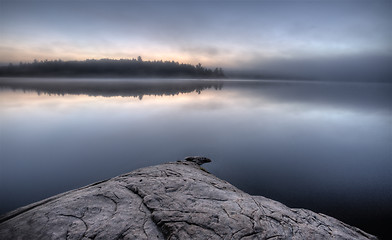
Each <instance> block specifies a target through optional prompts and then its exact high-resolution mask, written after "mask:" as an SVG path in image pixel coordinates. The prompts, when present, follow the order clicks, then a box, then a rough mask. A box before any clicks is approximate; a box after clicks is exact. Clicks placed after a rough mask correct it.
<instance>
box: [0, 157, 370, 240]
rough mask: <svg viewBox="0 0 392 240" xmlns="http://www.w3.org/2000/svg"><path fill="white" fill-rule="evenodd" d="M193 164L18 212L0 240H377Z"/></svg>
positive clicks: (4, 220)
mask: <svg viewBox="0 0 392 240" xmlns="http://www.w3.org/2000/svg"><path fill="white" fill-rule="evenodd" d="M194 160H195V161H194ZM199 160H200V159H199ZM199 160H198V158H193V160H186V161H180V162H175V163H167V164H162V165H157V166H152V167H147V168H142V169H139V170H136V171H133V172H130V173H127V174H124V175H120V176H118V177H115V178H112V179H109V180H106V181H102V182H98V183H94V184H92V185H89V186H86V187H83V188H80V189H77V190H73V191H69V192H66V193H63V194H60V195H57V196H54V197H51V198H48V199H45V200H43V201H40V202H37V203H33V204H31V205H28V206H25V207H22V208H19V209H17V210H15V211H13V212H10V213H8V214H6V215H3V216H2V217H1V218H0V239H4V240H6V239H83V240H87V239H301V240H302V239H376V237H374V236H372V235H370V234H367V233H365V232H364V231H362V230H360V229H358V228H355V227H352V226H349V225H347V224H345V223H343V222H341V221H339V220H337V219H335V218H332V217H329V216H326V215H324V214H317V213H314V212H312V211H309V210H306V209H291V208H288V207H287V206H285V205H283V204H281V203H279V202H276V201H273V200H270V199H268V198H265V197H261V196H251V195H249V194H247V193H245V192H243V191H241V190H239V189H237V188H235V187H234V186H232V185H231V184H229V183H227V182H225V181H223V180H221V179H219V178H217V177H215V176H214V175H212V174H209V173H207V172H205V171H203V170H202V169H201V167H200V166H199V165H200V163H201V162H200V161H199ZM201 161H205V160H201Z"/></svg>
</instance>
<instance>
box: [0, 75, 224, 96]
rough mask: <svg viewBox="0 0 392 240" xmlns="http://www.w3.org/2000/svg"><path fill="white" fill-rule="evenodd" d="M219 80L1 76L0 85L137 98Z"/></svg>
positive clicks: (194, 88) (201, 86)
mask: <svg viewBox="0 0 392 240" xmlns="http://www.w3.org/2000/svg"><path fill="white" fill-rule="evenodd" d="M222 84H223V83H222V82H221V81H212V80H210V81H195V80H167V79H139V80H137V79H132V80H124V79H101V80H99V79H56V78H48V79H42V78H8V79H7V78H3V79H0V88H9V89H14V90H23V91H36V92H37V93H38V94H41V93H45V94H55V95H64V94H74V95H89V96H104V97H114V96H121V97H138V98H139V99H142V98H143V96H144V95H154V96H163V95H178V94H180V93H190V92H194V91H195V92H198V93H200V92H201V91H203V90H205V89H210V88H214V89H215V90H218V89H221V88H222Z"/></svg>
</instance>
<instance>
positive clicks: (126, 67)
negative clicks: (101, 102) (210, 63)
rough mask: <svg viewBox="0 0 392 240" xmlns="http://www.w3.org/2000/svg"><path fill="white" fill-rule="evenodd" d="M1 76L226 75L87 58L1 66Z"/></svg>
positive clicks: (197, 68) (171, 64)
mask: <svg viewBox="0 0 392 240" xmlns="http://www.w3.org/2000/svg"><path fill="white" fill-rule="evenodd" d="M0 76H8V77H45V76H48V77H97V76H98V77H99V76H102V77H107V76H115V77H190V78H223V77H225V75H224V73H223V70H222V68H215V69H214V70H211V69H209V68H205V67H203V66H202V65H201V64H200V63H199V64H197V65H196V66H194V65H191V64H184V63H178V62H174V61H143V60H142V58H141V57H138V59H120V60H113V59H100V60H94V59H91V60H90V59H88V60H85V61H61V60H55V61H47V60H45V61H37V60H34V62H32V63H22V62H21V63H19V65H13V64H11V63H10V64H9V65H8V66H4V67H0Z"/></svg>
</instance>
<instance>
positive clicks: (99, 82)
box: [0, 79, 392, 236]
mask: <svg viewBox="0 0 392 240" xmlns="http://www.w3.org/2000/svg"><path fill="white" fill-rule="evenodd" d="M108 81H110V83H108ZM391 103H392V85H389V84H369V83H332V82H331V83H328V82H323V83H312V82H299V81H298V82H294V81H290V82H285V81H233V80H232V81H195V80H172V81H168V80H160V79H155V80H119V79H89V80H81V79H0V116H1V122H0V124H1V125H0V131H1V132H0V158H1V161H0V164H1V165H0V178H1V181H0V191H1V195H0V201H1V204H0V212H1V213H4V212H6V211H9V210H12V209H14V208H17V207H20V206H22V205H25V204H28V203H31V202H34V201H37V200H40V199H43V198H45V197H49V196H51V195H53V194H57V193H60V192H63V191H66V190H70V189H73V188H77V187H81V186H84V185H86V184H89V183H92V182H95V181H99V180H103V179H106V178H110V177H113V176H116V175H119V174H122V173H125V172H129V171H132V170H134V169H136V168H140V167H145V166H150V165H154V164H159V163H164V162H168V161H175V160H179V159H182V158H183V157H184V156H188V155H203V156H207V157H210V158H211V159H213V162H212V163H210V164H208V165H206V166H205V168H207V169H208V170H209V171H210V172H212V173H213V174H215V175H217V176H218V177H220V178H223V179H225V180H227V181H229V182H230V183H232V184H234V185H235V186H237V187H239V188H240V189H242V190H244V191H246V192H248V193H251V194H257V195H263V196H266V197H269V198H272V199H274V200H278V201H281V202H283V203H284V204H287V205H289V206H290V207H302V208H309V209H312V210H314V211H316V212H323V213H326V214H329V215H332V216H334V217H337V218H339V219H341V220H343V221H345V222H347V223H350V224H353V225H355V226H358V227H361V228H363V229H365V230H367V231H368V232H370V233H373V234H378V235H381V236H383V234H385V232H386V229H387V227H386V226H387V220H388V219H390V217H392V206H391V204H390V203H391V202H392V158H391V149H392V148H391V146H392V127H391V126H392V114H391V109H392V108H391Z"/></svg>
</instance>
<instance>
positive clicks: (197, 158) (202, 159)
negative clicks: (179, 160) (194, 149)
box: [184, 156, 211, 165]
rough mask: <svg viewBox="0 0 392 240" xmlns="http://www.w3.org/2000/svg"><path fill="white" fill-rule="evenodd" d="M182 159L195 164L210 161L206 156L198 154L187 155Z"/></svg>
mask: <svg viewBox="0 0 392 240" xmlns="http://www.w3.org/2000/svg"><path fill="white" fill-rule="evenodd" d="M184 160H185V161H190V162H194V163H196V164H197V165H202V164H204V163H209V162H211V159H209V158H206V157H200V156H189V157H186V158H184Z"/></svg>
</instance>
